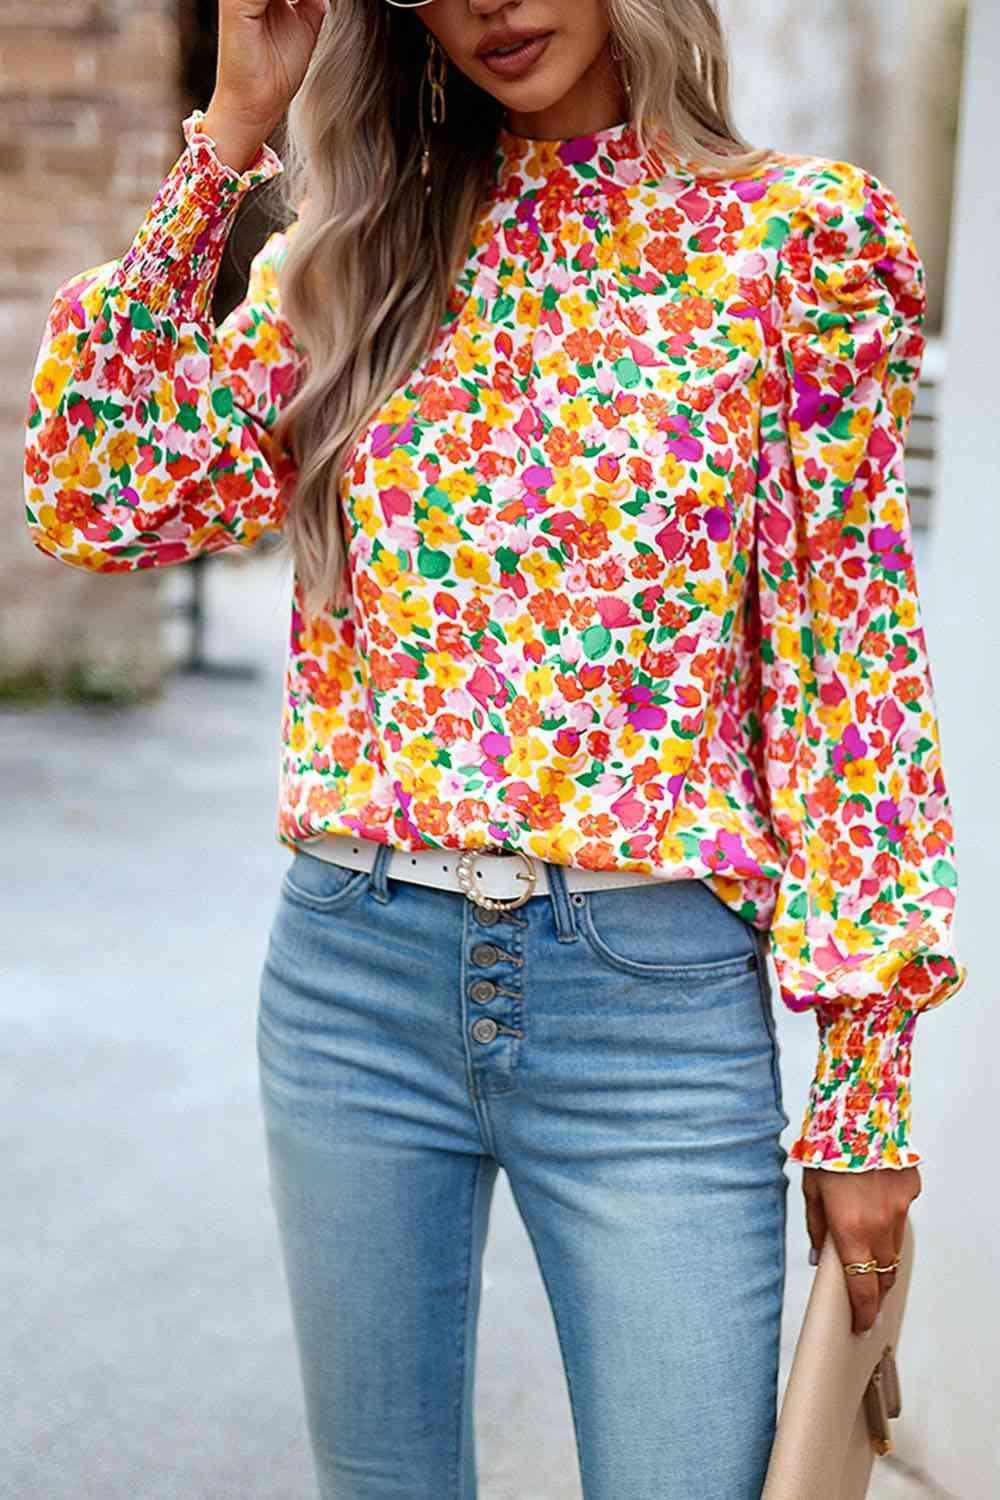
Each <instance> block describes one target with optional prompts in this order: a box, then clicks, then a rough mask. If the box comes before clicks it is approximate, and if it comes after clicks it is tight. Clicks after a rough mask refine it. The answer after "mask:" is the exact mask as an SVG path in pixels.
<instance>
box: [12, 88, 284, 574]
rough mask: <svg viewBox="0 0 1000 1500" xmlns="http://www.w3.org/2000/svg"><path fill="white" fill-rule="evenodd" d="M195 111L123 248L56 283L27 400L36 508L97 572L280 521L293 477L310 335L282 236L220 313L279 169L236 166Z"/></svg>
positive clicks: (46, 534) (232, 539) (63, 544)
mask: <svg viewBox="0 0 1000 1500" xmlns="http://www.w3.org/2000/svg"><path fill="white" fill-rule="evenodd" d="M201 119H202V115H201V112H200V111H197V110H196V111H194V112H193V113H192V114H191V115H190V116H189V117H188V118H187V119H186V120H185V121H184V134H185V139H186V146H185V149H184V151H183V152H182V153H181V155H180V156H179V157H178V159H177V161H176V162H175V163H174V165H173V167H172V168H171V170H170V172H169V173H168V174H167V176H166V178H165V180H164V182H163V184H162V186H161V187H160V190H159V192H158V193H157V195H156V197H155V199H154V201H153V203H152V205H151V207H150V209H149V212H148V213H147V215H146V218H145V219H144V221H143V223H142V224H141V225H140V226H139V228H138V230H137V232H136V234H135V236H134V238H133V240H132V243H131V244H130V245H129V246H128V248H127V250H126V253H125V254H124V256H123V257H122V258H121V260H118V261H109V262H107V263H106V264H104V265H101V266H96V267H94V268H92V269H91V270H89V271H84V272H82V273H81V274H80V275H78V276H76V277H74V278H73V279H72V280H70V281H68V282H66V283H65V284H64V285H63V286H61V287H60V288H59V289H58V291H57V292H56V294H55V297H54V299H53V302H52V306H51V308H50V310H49V314H48V317H47V320H46V325H45V330H44V333H43V336H42V339H41V343H40V346H39V350H38V354H37V357H36V360H35V368H34V373H33V378H32V384H31V393H30V397H29V409H28V419H27V432H26V441H25V467H24V485H25V514H26V523H27V527H28V532H29V535H30V537H31V539H32V541H33V542H34V544H35V545H36V546H37V547H38V548H39V550H40V551H42V552H46V553H48V554H49V555H50V556H52V557H55V558H57V559H58V560H59V561H60V562H65V563H68V564H70V565H72V566H74V567H79V568H87V569H90V570H93V571H96V572H102V573H108V572H122V571H126V570H131V569H137V568H148V567H159V566H163V565H166V564H169V563H177V562H183V561H185V560H186V559H188V558H191V557H194V556H196V555H197V554H198V553H201V552H217V551H219V550H220V549H222V548H225V547H231V546H234V545H241V546H249V545H251V544H252V543H253V542H254V541H255V540H256V539H257V537H258V536H259V535H260V534H261V533H262V532H263V531H267V530H273V529H279V528H280V526H281V524H282V520H283V516H284V510H285V505H286V501H287V493H288V488H289V486H290V483H291V481H292V478H293V466H292V463H291V458H290V455H289V454H287V453H286V452H285V450H284V449H283V448H281V447H280V446H279V445H278V444H277V443H276V442H275V441H274V439H273V437H272V428H273V425H274V423H275V421H276V418H277V415H278V413H279V411H280V410H281V408H282V406H283V405H284V404H285V402H286V401H287V400H288V399H289V398H290V396H291V395H292V394H293V392H294V389H295V385H296V383H297V380H298V378H299V371H300V366H301V359H300V350H299V348H298V346H297V344H296V342H295V340H294V339H293V337H292V334H291V331H290V329H289V327H288V325H287V322H286V320H285V319H284V318H283V317H282V316H281V312H280V308H279V306H278V292H277V268H278V266H279V264H280V259H281V255H282V253H283V249H284V244H285V240H286V238H287V236H288V234H290V233H291V232H292V231H291V229H290V230H287V231H284V232H278V233H275V234H272V235H271V236H270V238H269V239H268V241H267V243H266V245H265V246H264V248H263V249H262V250H261V251H260V253H259V254H258V256H257V257H256V258H255V260H254V263H253V266H252V267H251V275H250V284H249V288H248V291H247V296H246V298H245V299H244V301H243V302H242V303H241V304H240V306H239V307H237V308H235V309H234V310H233V312H232V313H230V315H229V317H228V318H226V319H225V321H224V322H223V323H221V324H220V325H219V326H218V328H216V327H215V326H214V324H213V321H212V317H211V301H212V294H213V291H214V287H215V282H216V278H217V275H218V270H219V264H220V261H221V257H222V254H223V251H224V249H225V246H226V243H227V240H228V236H229V232H230V229H231V226H232V223H233V220H234V218H235V215H236V211H237V209H238V207H239V205H240V202H241V201H242V199H243V198H244V196H245V195H246V194H247V193H248V192H249V191H250V190H251V189H252V188H254V187H256V186H257V185H258V184H259V183H261V182H263V181H265V180H267V179H268V178H270V177H273V176H275V175H276V174H277V173H278V172H280V170H281V163H280V160H279V159H278V157H277V156H276V155H275V154H274V152H273V151H272V150H271V149H270V147H268V146H262V147H261V149H260V151H259V152H258V155H257V157H256V158H255V160H254V162H253V163H251V165H250V166H249V167H248V168H247V170H246V171H245V172H243V173H235V172H233V171H231V170H230V169H229V168H228V167H226V166H224V165H223V163H222V162H221V161H220V160H219V158H218V157H217V155H216V154H215V148H214V144H213V142H212V141H211V140H210V138H209V137H208V136H207V135H205V134H204V133H203V131H202V130H201V128H200V125H201Z"/></svg>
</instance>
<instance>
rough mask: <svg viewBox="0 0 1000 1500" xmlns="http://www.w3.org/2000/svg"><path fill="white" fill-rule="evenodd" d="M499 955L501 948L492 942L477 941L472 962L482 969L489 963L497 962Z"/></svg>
mask: <svg viewBox="0 0 1000 1500" xmlns="http://www.w3.org/2000/svg"><path fill="white" fill-rule="evenodd" d="M499 957H500V950H499V948H495V947H494V946H493V944H492V943H477V944H476V946H475V947H474V948H473V950H472V962H473V963H474V964H477V965H478V966H479V968H481V969H485V968H487V967H488V965H489V964H495V963H496V961H497V959H498V958H499Z"/></svg>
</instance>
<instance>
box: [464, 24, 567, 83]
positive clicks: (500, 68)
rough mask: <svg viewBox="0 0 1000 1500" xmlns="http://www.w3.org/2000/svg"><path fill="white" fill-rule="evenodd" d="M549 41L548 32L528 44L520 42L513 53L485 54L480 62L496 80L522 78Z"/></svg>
mask: <svg viewBox="0 0 1000 1500" xmlns="http://www.w3.org/2000/svg"><path fill="white" fill-rule="evenodd" d="M551 40H552V32H551V31H549V32H546V34H545V35H544V36H535V37H532V38H531V40H530V41H528V42H521V43H520V44H519V45H518V46H517V47H515V48H514V49H513V51H510V52H507V51H504V52H486V53H484V54H483V56H482V57H481V59H480V61H481V62H483V63H485V65H486V67H488V68H489V70H490V72H491V73H495V74H496V76H497V77H498V78H523V77H524V75H525V74H526V73H528V72H530V71H531V69H532V68H533V67H534V66H535V64H536V62H537V61H538V59H539V58H540V57H541V55H542V53H543V52H544V51H545V49H546V47H547V46H548V45H549V42H550V41H551Z"/></svg>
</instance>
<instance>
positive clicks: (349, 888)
mask: <svg viewBox="0 0 1000 1500" xmlns="http://www.w3.org/2000/svg"><path fill="white" fill-rule="evenodd" d="M370 880H371V871H370V870H352V869H351V868H350V866H348V865H338V864H334V863H332V862H331V861H330V860H327V859H318V858H317V857H316V855H315V854H307V853H306V852H305V851H304V850H301V849H299V850H296V852H295V854H294V856H293V858H292V862H291V864H290V865H289V866H288V868H287V869H286V871H285V873H284V876H283V877H282V881H281V894H282V896H283V897H284V898H285V900H287V901H291V902H293V903H294V904H295V905H296V906H304V907H307V908H308V909H309V910H311V911H318V912H329V911H334V910H335V909H336V908H337V907H339V906H342V905H345V904H346V903H347V902H348V901H350V900H351V899H352V897H354V896H355V895H357V894H358V893H359V892H361V891H363V890H364V889H365V888H366V887H367V885H368V883H369V881H370Z"/></svg>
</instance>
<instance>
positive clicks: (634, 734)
mask: <svg viewBox="0 0 1000 1500" xmlns="http://www.w3.org/2000/svg"><path fill="white" fill-rule="evenodd" d="M642 744H643V737H642V735H641V734H640V733H639V732H638V730H636V729H634V728H633V727H632V725H631V724H623V725H622V728H621V729H620V730H619V732H618V738H617V740H616V741H615V745H616V748H617V749H618V751H619V752H620V754H622V755H624V756H625V757H626V759H628V760H631V759H632V758H633V757H634V756H636V755H638V753H639V751H640V749H641V748H642Z"/></svg>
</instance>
